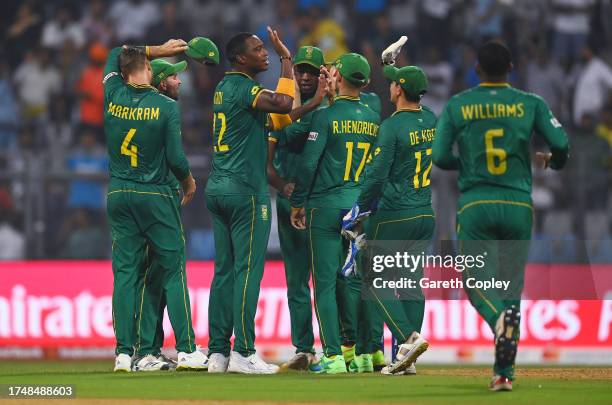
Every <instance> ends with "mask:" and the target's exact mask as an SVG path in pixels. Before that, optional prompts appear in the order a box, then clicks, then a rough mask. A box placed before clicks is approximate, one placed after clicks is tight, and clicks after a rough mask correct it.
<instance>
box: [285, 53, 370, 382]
mask: <svg viewBox="0 0 612 405" xmlns="http://www.w3.org/2000/svg"><path fill="white" fill-rule="evenodd" d="M335 66H336V72H335V73H334V74H335V75H336V80H337V85H338V89H339V92H338V94H339V95H338V97H336V98H335V99H334V101H333V104H332V105H331V106H330V107H328V108H323V109H320V110H318V111H317V112H315V114H314V116H313V118H312V125H311V130H310V133H309V135H308V138H307V141H306V145H305V146H304V151H303V152H302V156H301V159H300V164H299V170H298V173H300V177H299V178H298V179H297V183H296V187H295V190H294V191H293V194H292V195H291V198H290V201H291V206H292V208H291V223H292V225H293V226H294V227H296V228H298V229H306V228H307V232H308V247H309V256H310V257H309V259H310V263H309V265H310V268H311V271H312V277H313V287H314V296H315V314H316V316H317V320H318V322H319V333H320V337H321V343H322V345H323V354H324V355H323V357H322V359H321V360H320V361H319V362H318V363H317V364H315V365H313V366H312V367H311V370H312V371H314V372H318V373H327V374H335V373H346V371H347V370H346V364H345V361H344V356H343V355H342V351H341V348H340V343H341V342H340V330H339V324H338V304H337V301H336V273H337V272H338V270H339V269H340V268H341V266H342V263H341V261H342V256H343V248H342V237H341V235H340V224H341V221H340V220H341V218H342V213H343V212H344V211H345V210H348V209H350V207H351V205H352V203H353V202H354V201H355V199H356V198H357V196H358V194H359V188H360V183H359V181H360V180H362V181H363V179H362V177H361V176H362V174H363V169H364V166H365V162H366V160H367V158H368V155H369V151H370V147H371V145H372V144H373V143H374V141H375V140H376V135H377V133H378V125H379V122H380V121H379V119H378V116H377V114H376V113H375V112H374V111H372V110H371V109H369V108H367V107H365V106H364V105H363V104H361V103H360V100H359V93H360V89H361V88H362V87H364V86H365V85H366V84H367V83H368V81H369V78H370V66H369V64H368V62H367V61H366V59H365V58H364V57H363V56H361V55H358V54H355V53H349V54H345V55H343V56H341V57H340V58H339V59H338V60H337V61H336V62H335Z"/></svg>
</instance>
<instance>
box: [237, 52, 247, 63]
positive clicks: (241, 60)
mask: <svg viewBox="0 0 612 405" xmlns="http://www.w3.org/2000/svg"><path fill="white" fill-rule="evenodd" d="M236 62H237V63H238V64H239V65H244V63H245V62H246V57H245V56H244V55H243V54H240V53H239V54H238V55H236Z"/></svg>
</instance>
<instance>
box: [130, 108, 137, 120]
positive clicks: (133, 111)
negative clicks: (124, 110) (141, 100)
mask: <svg viewBox="0 0 612 405" xmlns="http://www.w3.org/2000/svg"><path fill="white" fill-rule="evenodd" d="M130 119H131V120H136V109H135V108H130Z"/></svg>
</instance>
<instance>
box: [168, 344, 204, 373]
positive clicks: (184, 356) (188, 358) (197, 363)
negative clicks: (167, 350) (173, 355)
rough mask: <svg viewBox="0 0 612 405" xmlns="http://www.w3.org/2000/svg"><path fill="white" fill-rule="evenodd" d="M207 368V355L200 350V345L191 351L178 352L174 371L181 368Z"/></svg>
mask: <svg viewBox="0 0 612 405" xmlns="http://www.w3.org/2000/svg"><path fill="white" fill-rule="evenodd" d="M207 368H208V357H206V355H205V354H204V353H202V352H201V351H200V346H197V347H196V350H195V351H193V352H191V353H185V352H179V354H178V362H177V365H176V371H182V370H206V369H207Z"/></svg>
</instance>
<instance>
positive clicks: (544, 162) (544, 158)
mask: <svg viewBox="0 0 612 405" xmlns="http://www.w3.org/2000/svg"><path fill="white" fill-rule="evenodd" d="M551 157H552V153H550V152H536V162H537V164H538V166H541V167H543V168H544V169H548V167H549V166H550V158H551Z"/></svg>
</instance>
